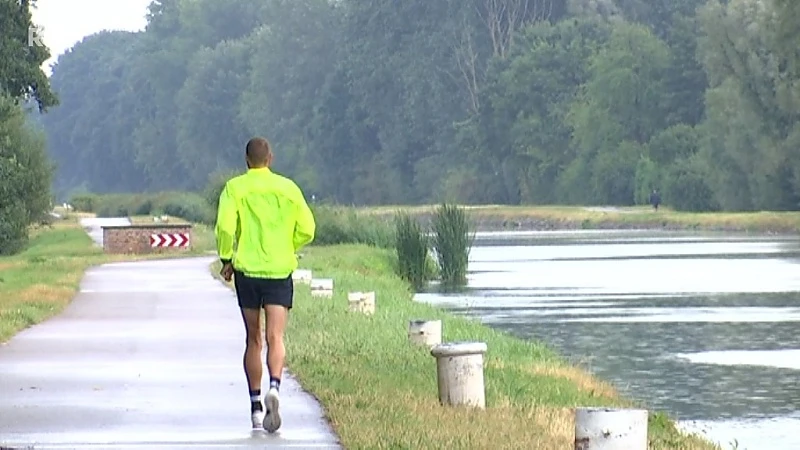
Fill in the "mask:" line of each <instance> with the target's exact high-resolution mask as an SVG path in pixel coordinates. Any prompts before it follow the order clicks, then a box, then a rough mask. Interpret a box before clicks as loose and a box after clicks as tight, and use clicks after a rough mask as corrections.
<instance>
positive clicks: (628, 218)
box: [359, 205, 800, 233]
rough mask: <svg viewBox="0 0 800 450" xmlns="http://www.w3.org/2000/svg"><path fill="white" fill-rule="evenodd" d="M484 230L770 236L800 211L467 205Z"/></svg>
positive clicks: (797, 220) (795, 227)
mask: <svg viewBox="0 0 800 450" xmlns="http://www.w3.org/2000/svg"><path fill="white" fill-rule="evenodd" d="M435 208H436V206H381V207H371V208H362V209H360V210H359V211H360V212H362V213H368V214H372V215H375V216H378V217H381V216H383V217H390V216H392V215H394V213H395V212H396V211H398V210H402V211H405V212H407V213H409V214H411V215H413V216H415V217H418V218H420V219H423V221H429V220H430V219H431V218H432V217H433V214H434V211H435ZM464 208H465V209H466V210H467V214H468V216H469V219H470V222H471V223H473V224H474V225H475V226H476V229H477V230H479V231H486V230H513V229H523V230H555V229H668V230H708V231H739V232H753V233H759V232H765V233H794V232H797V231H800V212H795V211H791V212H789V211H787V212H778V211H756V212H708V213H692V212H679V211H674V210H671V209H669V208H660V209H659V210H658V211H653V210H652V208H649V207H629V208H628V207H620V208H602V207H579V206H496V205H481V206H465V207H464Z"/></svg>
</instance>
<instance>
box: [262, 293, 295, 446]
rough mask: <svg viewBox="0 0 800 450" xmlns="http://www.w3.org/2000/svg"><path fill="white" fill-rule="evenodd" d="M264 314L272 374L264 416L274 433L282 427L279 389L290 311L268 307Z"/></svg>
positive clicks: (270, 371)
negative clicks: (284, 338)
mask: <svg viewBox="0 0 800 450" xmlns="http://www.w3.org/2000/svg"><path fill="white" fill-rule="evenodd" d="M264 312H265V313H266V316H267V320H266V323H267V327H266V328H267V333H266V338H267V368H268V370H269V374H270V388H269V391H268V392H267V396H266V406H267V408H266V415H265V416H264V429H265V430H267V431H268V432H270V433H274V432H275V431H277V430H278V428H280V427H281V415H280V412H279V409H280V406H279V405H280V400H279V396H278V389H279V386H280V380H281V373H282V372H283V362H284V358H285V357H286V348H285V347H284V345H283V332H284V330H285V329H286V320H287V318H288V316H289V314H288V312H289V310H288V309H286V308H285V307H283V306H278V305H267V306H265V307H264Z"/></svg>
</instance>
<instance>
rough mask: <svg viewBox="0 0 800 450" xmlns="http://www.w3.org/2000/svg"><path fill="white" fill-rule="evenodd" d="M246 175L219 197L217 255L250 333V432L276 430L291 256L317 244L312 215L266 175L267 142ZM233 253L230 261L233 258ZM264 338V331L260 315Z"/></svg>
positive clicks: (254, 151)
mask: <svg viewBox="0 0 800 450" xmlns="http://www.w3.org/2000/svg"><path fill="white" fill-rule="evenodd" d="M246 162H247V169H248V170H247V173H245V174H244V175H240V176H238V177H235V178H233V179H231V180H229V181H228V182H227V183H226V184H225V188H224V189H223V191H222V194H221V195H220V198H219V210H218V211H217V225H216V229H215V232H216V236H217V251H218V252H219V258H220V260H221V261H222V270H221V271H220V275H221V276H222V277H223V278H225V280H226V281H230V280H231V278H233V279H234V285H235V287H236V296H237V297H238V300H239V307H240V308H241V310H242V319H243V320H244V326H245V330H246V334H247V341H246V346H245V352H244V371H245V375H246V377H247V383H248V384H249V387H250V413H251V419H252V423H253V428H259V427H264V429H265V430H267V431H268V432H270V433H274V432H275V431H277V430H278V428H280V426H281V416H280V413H279V412H278V408H279V396H278V391H279V390H280V385H281V373H282V372H283V364H284V357H285V351H286V350H285V348H284V345H283V333H284V329H285V327H286V321H287V319H288V316H289V310H290V309H292V300H293V297H294V286H293V283H292V272H293V271H294V270H295V269H296V268H297V257H296V252H297V250H299V249H300V248H301V247H302V246H304V245H306V244H308V243H309V242H311V241H312V240H313V239H314V231H315V223H314V216H313V215H312V213H311V210H310V209H309V207H308V204H307V203H306V201H305V198H304V197H303V193H302V191H301V190H300V188H298V187H297V185H296V184H295V183H294V182H293V181H292V180H290V179H288V178H285V177H282V176H280V175H278V174H276V173H273V172H272V171H271V170H270V168H269V167H270V165H271V164H272V149H271V148H270V145H269V142H267V140H266V139H264V138H259V137H256V138H253V139H251V140H250V141H249V142H248V143H247V148H246ZM234 251H235V254H234ZM262 308H263V309H264V314H265V316H266V321H265V322H266V334H265V333H264V330H262V329H261V320H260V319H261V309H262ZM264 336H265V337H266V341H267V370H268V372H269V390H268V391H267V394H266V396H265V403H266V410H265V408H264V405H263V404H262V403H261V378H262V360H261V355H262V348H263V347H262V340H261V338H262V337H264Z"/></svg>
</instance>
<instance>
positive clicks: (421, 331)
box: [408, 320, 442, 348]
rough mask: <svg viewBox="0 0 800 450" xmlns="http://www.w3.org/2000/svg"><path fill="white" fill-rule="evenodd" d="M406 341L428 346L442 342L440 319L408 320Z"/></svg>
mask: <svg viewBox="0 0 800 450" xmlns="http://www.w3.org/2000/svg"><path fill="white" fill-rule="evenodd" d="M408 341H409V342H411V343H412V344H415V345H425V346H428V347H429V348H432V347H435V346H437V345H439V344H441V343H442V321H441V320H411V321H409V322H408Z"/></svg>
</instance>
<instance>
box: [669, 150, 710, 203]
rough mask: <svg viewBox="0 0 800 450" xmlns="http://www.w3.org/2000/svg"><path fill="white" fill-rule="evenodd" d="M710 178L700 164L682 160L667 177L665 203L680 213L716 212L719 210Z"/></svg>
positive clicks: (673, 166) (678, 161)
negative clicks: (708, 181)
mask: <svg viewBox="0 0 800 450" xmlns="http://www.w3.org/2000/svg"><path fill="white" fill-rule="evenodd" d="M707 179H708V177H707V176H706V174H705V173H704V172H703V170H702V168H701V167H700V165H699V163H697V161H696V160H694V159H692V158H682V159H679V160H677V161H675V163H674V164H673V165H672V167H671V168H670V169H669V172H668V174H667V177H665V186H664V198H663V200H664V203H666V204H668V205H671V206H672V207H673V208H675V209H676V210H678V211H692V212H699V211H714V210H716V209H718V205H717V202H716V199H715V197H714V192H713V191H712V190H711V187H710V186H709V185H708V183H707V181H706V180H707Z"/></svg>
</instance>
